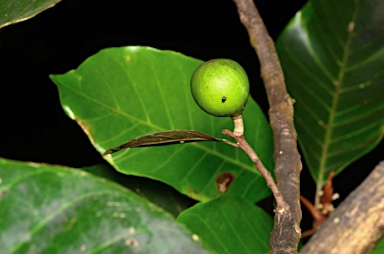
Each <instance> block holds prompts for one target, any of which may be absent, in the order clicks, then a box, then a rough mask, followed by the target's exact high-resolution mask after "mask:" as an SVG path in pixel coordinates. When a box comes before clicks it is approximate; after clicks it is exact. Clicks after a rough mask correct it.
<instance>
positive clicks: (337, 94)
mask: <svg viewBox="0 0 384 254" xmlns="http://www.w3.org/2000/svg"><path fill="white" fill-rule="evenodd" d="M357 12H358V8H357V7H356V10H355V13H354V14H353V17H352V19H351V21H350V23H349V24H351V22H353V23H355V21H356V17H357ZM353 31H354V30H353V29H349V27H348V32H349V33H348V38H347V41H346V45H345V47H344V52H343V60H342V64H341V67H340V70H339V73H338V77H337V81H336V83H335V87H336V88H335V92H334V97H333V100H332V106H331V110H330V113H329V117H328V123H327V128H326V132H325V137H324V146H323V147H324V149H323V150H322V153H321V157H320V167H319V174H318V176H317V182H316V198H315V205H318V204H319V193H320V192H321V189H322V187H323V178H324V174H325V171H326V163H327V158H328V150H329V146H330V144H331V136H332V131H333V125H334V121H335V115H336V110H337V106H338V102H339V97H340V95H341V94H342V89H341V85H342V82H343V79H344V76H345V73H346V66H347V62H348V57H349V51H350V47H351V43H352V37H353V36H352V35H353Z"/></svg>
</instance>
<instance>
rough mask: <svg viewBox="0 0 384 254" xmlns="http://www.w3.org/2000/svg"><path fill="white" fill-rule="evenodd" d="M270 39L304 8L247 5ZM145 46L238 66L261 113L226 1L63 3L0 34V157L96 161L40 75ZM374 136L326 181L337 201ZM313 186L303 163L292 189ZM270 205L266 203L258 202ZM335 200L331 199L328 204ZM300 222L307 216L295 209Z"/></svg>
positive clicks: (76, 163) (251, 60)
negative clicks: (107, 52)
mask: <svg viewBox="0 0 384 254" xmlns="http://www.w3.org/2000/svg"><path fill="white" fill-rule="evenodd" d="M255 2H256V5H257V6H258V8H259V11H260V14H261V16H262V18H263V19H264V22H265V24H266V27H267V29H268V30H269V33H270V35H271V37H272V38H273V39H274V40H276V39H277V38H278V35H279V34H280V32H281V31H282V30H283V28H284V27H285V25H286V24H287V23H288V21H289V20H290V19H291V18H292V17H293V16H294V15H295V13H296V12H297V11H298V10H300V8H301V7H302V6H303V5H304V4H305V2H306V1H305V0H298V1H277V0H275V1H272V0H270V1H261V0H258V1H255ZM127 45H145V46H151V47H155V48H158V49H170V50H174V51H178V52H181V53H183V54H186V55H188V56H191V57H195V58H199V59H202V60H209V59H213V58H219V57H220V58H231V59H234V60H236V61H238V62H239V63H241V65H243V67H244V68H245V70H246V71H247V73H248V75H249V78H250V82H251V87H252V95H253V97H254V98H255V99H256V101H257V102H258V103H259V105H260V106H261V107H262V108H263V110H264V112H265V113H266V114H267V110H268V102H267V100H266V95H265V91H264V88H263V85H262V82H261V79H260V77H259V76H260V74H259V65H258V60H257V56H256V54H255V52H254V50H253V49H252V47H251V46H250V44H249V38H248V35H247V32H246V31H245V29H244V27H243V26H242V25H241V23H240V21H239V18H238V15H237V10H236V6H235V4H234V3H233V2H232V1H230V0H227V1H225V0H194V1H153V0H152V1H123V0H120V1H118V0H115V1H108V3H107V2H106V1H103V2H101V1H91V0H82V1H79V0H63V1H62V2H61V3H59V4H58V5H56V6H55V7H53V8H51V9H49V10H47V11H45V12H43V13H41V14H39V15H37V16H36V17H34V18H32V19H30V20H27V21H24V22H21V23H18V24H14V25H11V26H8V27H5V28H3V29H1V30H0V70H1V71H0V75H1V79H0V80H1V86H0V89H1V92H0V108H1V120H0V123H1V129H0V130H1V131H0V157H4V158H9V159H15V160H23V161H34V162H45V163H52V164H61V165H67V166H72V167H83V166H89V165H94V164H97V163H101V162H103V159H102V157H101V156H100V155H99V154H98V153H97V152H96V151H95V150H94V148H93V147H92V145H91V144H90V142H89V141H88V138H87V137H86V135H85V134H84V133H83V132H82V130H81V129H80V128H79V127H78V126H77V124H76V123H75V122H74V121H72V120H70V119H69V118H68V117H67V116H66V115H65V114H64V112H63V110H62V109H61V106H60V102H59V97H58V91H57V89H56V86H55V85H54V84H53V83H52V82H51V81H50V79H49V78H48V75H49V74H61V73H64V72H67V71H69V70H71V69H74V68H77V67H78V65H79V64H80V63H81V62H83V61H84V60H85V59H86V58H87V57H89V56H91V55H93V54H95V53H97V52H98V51H99V50H101V49H103V48H107V47H117V46H127ZM382 151H384V145H383V142H382V143H381V145H380V146H379V147H377V148H376V149H375V150H374V151H372V152H371V153H370V154H369V155H367V156H365V157H364V158H363V159H361V160H359V161H357V162H355V163H354V164H353V165H351V166H350V167H349V169H348V170H345V171H344V172H343V173H341V174H340V175H339V176H338V177H337V178H336V179H335V181H334V185H335V190H336V191H337V192H339V193H340V195H341V199H340V200H342V199H343V198H345V196H346V195H347V194H348V193H349V192H350V191H351V190H353V189H354V188H355V187H356V186H357V185H358V184H359V183H360V182H361V181H362V180H363V179H364V178H365V177H366V176H367V175H368V174H369V172H370V170H371V169H372V168H373V167H374V166H375V165H376V164H377V163H378V162H379V160H380V159H383V155H382V154H383V153H382ZM314 191H315V186H314V183H313V180H312V179H311V177H310V176H309V173H308V172H307V170H306V168H305V165H304V169H303V173H302V193H303V195H304V196H306V197H308V198H309V199H310V200H312V199H313V195H314ZM263 204H264V205H265V208H266V209H267V210H269V211H271V201H270V200H267V201H265V202H263ZM336 204H337V202H336ZM303 224H304V228H309V227H310V226H311V218H310V216H309V215H308V213H307V212H306V211H305V209H304V220H303Z"/></svg>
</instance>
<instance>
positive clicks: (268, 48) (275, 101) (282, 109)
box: [234, 0, 302, 253]
mask: <svg viewBox="0 0 384 254" xmlns="http://www.w3.org/2000/svg"><path fill="white" fill-rule="evenodd" d="M234 2H235V3H236V5H237V9H238V13H239V16H240V20H241V22H242V23H243V25H244V26H245V28H246V29H247V31H248V34H249V37H250V40H251V44H252V46H253V47H254V49H255V50H256V53H257V55H258V57H259V60H260V65H261V76H262V78H263V80H264V85H265V88H266V91H267V95H268V101H269V107H270V108H269V118H270V123H271V127H272V130H273V136H274V145H275V155H274V160H275V169H274V171H275V176H276V180H277V186H278V188H279V190H280V191H281V194H282V195H283V198H284V200H285V202H286V203H287V204H288V205H289V207H290V209H289V210H287V211H286V212H285V213H276V214H275V226H274V229H273V231H272V235H271V240H270V245H271V252H272V253H297V245H298V242H299V240H300V235H301V230H300V221H301V209H300V202H299V195H300V171H301V167H302V165H301V161H300V155H299V153H298V150H297V142H296V138H297V135H296V130H295V127H294V124H293V100H292V99H291V98H290V96H289V95H288V93H287V90H286V87H285V82H284V75H283V71H282V69H281V66H280V63H279V60H278V56H277V53H276V49H275V47H274V42H273V40H272V39H271V38H270V37H269V35H268V32H267V30H266V28H265V26H264V23H263V21H262V19H261V18H260V15H259V12H258V10H257V9H256V6H255V5H254V3H253V1H252V0H234Z"/></svg>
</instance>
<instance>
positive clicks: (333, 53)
mask: <svg viewBox="0 0 384 254" xmlns="http://www.w3.org/2000/svg"><path fill="white" fill-rule="evenodd" d="M383 8H384V2H383V1H381V0H372V1H366V0H362V1H351V0H340V1H332V0H312V1H310V2H308V4H307V5H306V6H305V7H304V8H303V9H302V10H301V11H300V12H298V13H297V14H296V16H295V17H294V18H293V20H292V21H291V22H290V24H289V25H288V26H287V28H286V29H285V31H284V32H283V33H282V35H281V36H280V38H279V39H278V42H277V49H278V52H279V57H280V60H281V63H282V66H283V69H284V73H285V77H286V82H287V86H288V89H289V92H290V93H291V95H292V97H293V98H295V100H296V104H295V117H296V127H297V131H298V135H299V136H298V137H299V142H300V146H301V148H302V150H303V153H304V156H305V160H306V162H307V165H308V167H309V169H310V172H311V174H312V177H313V178H314V179H315V180H316V181H317V185H318V188H319V186H320V185H322V184H324V182H325V181H326V179H327V176H328V174H329V173H330V172H331V171H334V172H335V173H336V174H338V173H340V172H341V171H342V170H343V169H344V168H345V167H347V166H348V165H349V164H350V163H352V162H353V161H355V160H357V159H358V158H360V157H362V156H363V155H364V154H366V153H368V152H369V151H370V150H372V149H373V148H374V147H375V146H376V145H377V144H379V143H380V141H381V140H382V138H383V134H384V61H383V59H384V44H383V41H384V15H383V13H382V10H383ZM320 187H321V186H320Z"/></svg>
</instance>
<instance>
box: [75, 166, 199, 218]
mask: <svg viewBox="0 0 384 254" xmlns="http://www.w3.org/2000/svg"><path fill="white" fill-rule="evenodd" d="M82 169H83V170H85V171H87V172H89V173H91V174H94V175H97V176H99V177H103V178H106V179H108V180H110V181H113V182H116V183H118V184H120V185H122V186H124V187H126V188H128V189H130V190H132V191H134V192H135V193H136V194H138V195H140V196H141V197H144V198H146V199H148V200H149V201H150V202H152V203H153V204H156V205H157V206H159V207H161V208H162V209H164V210H165V211H167V212H169V213H170V214H172V215H173V216H175V217H177V216H178V215H179V214H180V213H181V212H182V211H184V210H185V209H187V208H189V207H191V206H192V205H194V204H195V203H196V201H195V200H192V199H190V198H188V197H187V196H185V195H183V194H181V193H180V192H178V191H177V190H175V189H174V188H172V187H171V186H169V185H166V184H165V183H162V182H159V181H155V180H152V179H149V178H144V177H138V176H132V175H124V174H122V173H120V172H117V171H116V170H115V169H114V168H113V167H112V166H110V165H109V164H107V163H105V164H100V165H95V166H91V167H86V168H82Z"/></svg>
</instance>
